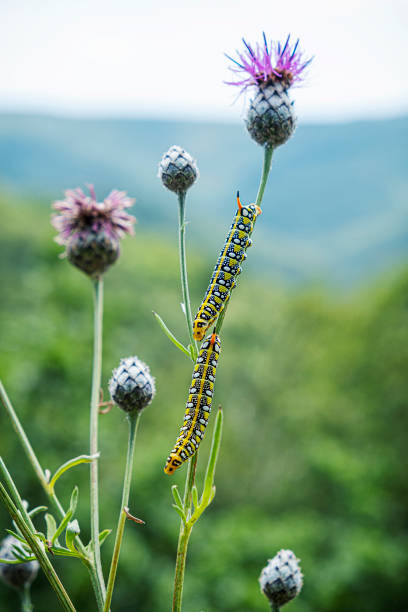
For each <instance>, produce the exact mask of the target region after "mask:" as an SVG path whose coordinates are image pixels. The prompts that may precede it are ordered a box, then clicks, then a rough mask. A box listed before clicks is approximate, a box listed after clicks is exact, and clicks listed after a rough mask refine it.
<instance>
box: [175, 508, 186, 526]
mask: <svg viewBox="0 0 408 612" xmlns="http://www.w3.org/2000/svg"><path fill="white" fill-rule="evenodd" d="M173 508H174V509H175V511H176V512H177V514H179V515H180V517H181V520H182V521H183V523H184V524H185V525H186V515H185V514H184V511H183V510H182V509H181V508H180V507H179V506H176V504H173Z"/></svg>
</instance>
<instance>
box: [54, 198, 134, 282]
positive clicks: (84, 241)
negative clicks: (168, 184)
mask: <svg viewBox="0 0 408 612" xmlns="http://www.w3.org/2000/svg"><path fill="white" fill-rule="evenodd" d="M133 202H134V200H133V199H131V198H128V197H127V196H126V194H125V192H124V191H116V190H113V191H112V192H111V193H110V194H109V195H108V196H107V198H105V200H104V201H103V202H97V201H96V196H95V192H94V189H93V187H92V186H90V196H87V195H85V193H84V192H83V191H82V189H79V188H77V189H73V190H68V191H66V192H65V200H61V201H58V202H55V203H54V205H53V208H54V209H55V210H57V211H58V212H59V214H55V215H53V217H52V224H53V225H54V227H55V228H56V229H57V230H58V232H59V234H58V236H57V237H56V238H55V240H56V242H58V243H59V244H62V245H64V246H65V247H66V250H65V253H64V255H65V256H66V257H67V258H68V260H69V261H70V262H71V263H72V264H73V265H74V266H76V267H77V268H79V269H80V270H82V271H83V272H85V274H87V275H88V276H90V277H92V278H98V277H99V276H101V274H103V273H104V272H105V271H106V270H107V269H108V268H109V266H111V265H112V264H113V263H114V262H115V261H116V260H117V258H118V257H119V254H120V239H121V238H123V236H124V235H125V234H132V233H133V224H134V223H135V221H136V219H135V218H134V217H132V215H129V214H128V213H127V212H125V211H124V209H125V208H128V207H129V206H131V205H132V204H133Z"/></svg>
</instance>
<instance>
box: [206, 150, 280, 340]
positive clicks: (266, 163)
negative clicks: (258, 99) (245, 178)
mask: <svg viewBox="0 0 408 612" xmlns="http://www.w3.org/2000/svg"><path fill="white" fill-rule="evenodd" d="M272 155H273V148H272V147H270V146H268V145H266V146H265V148H264V159H263V166H262V175H261V180H260V182H259V187H258V193H257V196H256V201H255V205H256V206H261V204H262V199H263V196H264V193H265V187H266V183H267V182H268V177H269V173H270V171H271V164H272ZM228 304H229V301H228V302H227V303H226V305H225V308H224V309H223V311H222V312H221V314H220V316H219V317H218V320H217V325H216V327H215V333H216V334H219V333H220V331H221V327H222V324H223V323H224V317H225V314H226V312H227V308H228Z"/></svg>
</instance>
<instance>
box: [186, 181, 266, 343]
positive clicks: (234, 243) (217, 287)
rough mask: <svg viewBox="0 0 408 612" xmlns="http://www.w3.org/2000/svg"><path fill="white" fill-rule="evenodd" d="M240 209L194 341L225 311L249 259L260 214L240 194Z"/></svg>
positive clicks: (195, 328)
mask: <svg viewBox="0 0 408 612" xmlns="http://www.w3.org/2000/svg"><path fill="white" fill-rule="evenodd" d="M237 202H238V210H237V212H236V214H235V217H234V220H233V222H232V225H231V227H230V230H229V232H228V235H227V238H226V240H225V244H224V247H223V249H222V251H221V253H220V256H219V257H218V260H217V263H216V266H215V268H214V272H213V274H212V277H211V280H210V284H209V286H208V289H207V291H206V294H205V297H204V300H203V302H202V304H201V306H200V308H199V309H198V312H197V314H196V317H195V319H194V323H193V336H194V338H195V340H202V339H203V337H204V334H205V332H206V330H207V329H208V327H209V326H210V325H212V323H213V322H214V321H215V319H216V318H217V317H218V316H219V315H220V314H221V312H222V311H223V310H224V308H225V306H226V304H227V302H228V300H229V298H230V296H231V291H232V289H233V288H234V287H235V285H236V280H235V277H236V276H238V274H240V273H241V267H240V265H239V264H240V262H241V261H243V260H244V259H246V256H247V255H246V252H245V251H246V249H247V248H248V247H249V246H251V244H252V240H251V239H250V235H251V234H252V232H253V229H254V226H255V221H256V218H257V216H258V215H260V214H261V212H262V211H261V209H260V208H259V206H256V204H248V206H243V205H242V204H241V202H240V199H239V192H238V193H237Z"/></svg>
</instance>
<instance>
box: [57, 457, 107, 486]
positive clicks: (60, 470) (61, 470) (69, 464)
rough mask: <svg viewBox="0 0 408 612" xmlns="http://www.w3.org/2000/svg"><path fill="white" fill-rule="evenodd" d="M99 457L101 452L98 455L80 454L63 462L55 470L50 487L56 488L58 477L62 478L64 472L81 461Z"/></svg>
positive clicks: (86, 461) (84, 461) (85, 461)
mask: <svg viewBox="0 0 408 612" xmlns="http://www.w3.org/2000/svg"><path fill="white" fill-rule="evenodd" d="M98 457H99V453H96V455H79V456H78V457H74V458H73V459H70V460H69V461H66V462H65V463H63V464H62V465H61V466H60V467H59V468H58V470H57V471H56V472H55V474H54V476H53V477H52V478H51V480H50V482H49V485H48V487H49V489H50V491H53V490H54V487H55V483H56V482H57V480H58V478H60V477H61V476H62V475H63V474H64V472H66V471H67V470H70V469H71V468H73V467H75V466H76V465H80V464H81V463H91V462H92V461H93V460H94V459H97V458H98Z"/></svg>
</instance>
